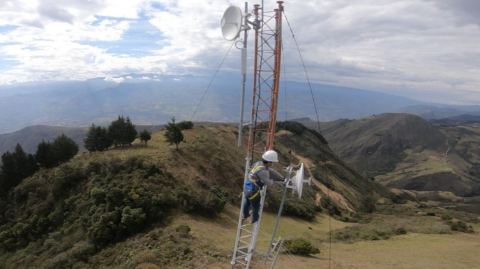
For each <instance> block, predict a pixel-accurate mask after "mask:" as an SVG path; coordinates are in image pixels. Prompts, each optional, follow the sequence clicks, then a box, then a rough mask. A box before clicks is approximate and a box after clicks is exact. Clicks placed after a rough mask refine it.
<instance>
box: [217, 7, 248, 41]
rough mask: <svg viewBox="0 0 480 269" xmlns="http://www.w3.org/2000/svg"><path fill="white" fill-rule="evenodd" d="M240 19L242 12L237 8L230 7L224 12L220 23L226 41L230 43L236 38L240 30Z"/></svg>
mask: <svg viewBox="0 0 480 269" xmlns="http://www.w3.org/2000/svg"><path fill="white" fill-rule="evenodd" d="M242 17H243V16H242V10H241V9H240V8H239V7H237V6H230V7H228V8H227V10H225V13H223V18H222V20H221V22H220V23H221V26H222V35H223V37H224V38H225V39H226V40H229V41H232V40H234V39H235V38H237V37H238V34H239V33H240V30H241V28H242Z"/></svg>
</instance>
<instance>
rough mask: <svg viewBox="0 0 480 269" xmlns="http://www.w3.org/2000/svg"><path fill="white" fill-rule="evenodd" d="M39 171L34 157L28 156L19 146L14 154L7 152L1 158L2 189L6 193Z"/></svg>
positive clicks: (0, 182)
mask: <svg viewBox="0 0 480 269" xmlns="http://www.w3.org/2000/svg"><path fill="white" fill-rule="evenodd" d="M37 170H38V166H37V163H36V162H35V158H34V157H33V155H32V154H28V155H27V154H26V153H25V151H24V150H23V148H22V146H21V145H20V144H17V145H16V146H15V151H14V152H12V153H10V152H9V151H7V152H5V153H4V154H3V155H2V157H1V163H0V188H1V189H2V190H3V191H5V192H6V191H8V190H9V189H11V188H13V187H15V186H17V185H18V184H20V182H22V180H23V179H25V178H27V177H29V176H31V175H33V174H34V173H35V172H36V171H37Z"/></svg>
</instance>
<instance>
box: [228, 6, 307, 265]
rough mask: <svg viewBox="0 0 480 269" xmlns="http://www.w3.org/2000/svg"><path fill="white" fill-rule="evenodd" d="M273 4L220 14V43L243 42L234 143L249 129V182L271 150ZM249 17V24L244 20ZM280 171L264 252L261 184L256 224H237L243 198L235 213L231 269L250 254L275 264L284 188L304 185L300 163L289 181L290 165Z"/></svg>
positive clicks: (275, 81)
mask: <svg viewBox="0 0 480 269" xmlns="http://www.w3.org/2000/svg"><path fill="white" fill-rule="evenodd" d="M262 2H263V1H262ZM277 4H278V8H276V9H274V10H273V11H265V10H264V8H263V3H262V6H260V5H258V4H257V5H254V9H253V14H250V13H248V3H245V15H243V14H242V11H241V9H240V8H239V7H236V6H230V7H229V8H227V10H226V11H225V13H224V16H223V18H222V20H221V26H222V34H223V36H224V38H225V39H227V40H230V41H232V40H236V39H238V38H239V35H240V32H241V31H243V32H244V37H243V40H242V42H243V48H242V74H243V83H242V85H243V88H242V91H243V93H242V101H241V109H240V111H241V112H240V124H239V142H238V144H239V146H240V145H241V138H242V129H243V127H244V126H245V125H248V126H249V134H248V151H247V157H246V159H245V160H246V163H245V173H244V181H246V180H247V178H248V174H249V172H250V169H251V165H252V160H254V159H255V158H259V156H261V155H262V154H263V153H264V152H265V151H266V150H271V149H273V142H274V135H275V123H276V118H277V104H278V92H279V82H280V64H281V55H282V54H281V49H282V12H283V8H284V7H283V1H278V2H277ZM252 15H253V20H252V21H249V18H250V17H251V16H252ZM250 25H251V26H252V28H253V30H254V32H255V40H254V44H255V57H254V72H253V94H252V108H251V114H250V116H251V117H250V121H249V122H246V123H244V122H243V107H244V95H245V82H246V59H247V36H248V35H247V31H248V30H251V29H252V28H250ZM285 171H286V174H287V176H286V179H285V182H284V186H285V188H284V192H283V199H282V202H281V205H280V209H279V212H278V217H277V223H276V225H275V229H274V232H273V234H272V241H271V243H270V245H269V248H268V251H267V252H261V251H259V250H257V249H256V248H255V246H256V240H257V235H258V231H259V227H260V223H261V219H262V212H263V205H264V201H265V195H266V190H267V187H266V186H264V187H263V189H262V191H261V202H260V210H259V220H258V221H257V222H255V223H254V224H251V223H249V222H247V221H243V220H242V212H243V204H244V201H245V199H246V197H245V194H243V195H242V207H241V209H240V213H239V218H238V228H237V235H236V240H235V248H234V252H233V255H232V261H231V265H232V269H233V268H250V263H251V261H252V258H253V256H254V255H260V256H263V257H264V258H265V262H264V264H266V263H267V262H268V261H271V267H270V268H273V266H274V265H275V261H276V257H277V255H278V253H279V252H280V250H281V247H282V242H283V241H282V240H281V239H278V240H276V241H275V242H274V237H275V233H276V230H277V227H278V223H279V219H280V216H281V211H282V207H283V203H284V200H285V196H286V191H287V189H293V190H294V191H296V192H298V194H299V196H301V190H302V187H301V185H303V183H304V182H306V181H304V180H303V175H304V172H303V164H302V165H301V169H300V170H298V171H296V175H295V177H293V178H291V174H292V172H293V169H292V168H291V167H287V168H286V170H285Z"/></svg>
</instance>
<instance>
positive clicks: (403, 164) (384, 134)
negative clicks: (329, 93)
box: [322, 113, 480, 196]
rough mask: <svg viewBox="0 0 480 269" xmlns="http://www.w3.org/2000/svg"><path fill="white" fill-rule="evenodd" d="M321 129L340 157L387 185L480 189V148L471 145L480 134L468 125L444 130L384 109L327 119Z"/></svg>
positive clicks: (466, 192)
mask: <svg viewBox="0 0 480 269" xmlns="http://www.w3.org/2000/svg"><path fill="white" fill-rule="evenodd" d="M322 131H323V134H324V136H325V138H326V139H327V141H328V142H329V145H330V147H331V148H332V150H333V151H334V152H335V153H336V154H338V156H339V158H340V159H342V160H344V161H345V162H346V163H348V164H350V165H352V166H353V167H354V168H356V169H357V170H358V171H360V172H361V173H363V174H364V175H367V176H370V177H374V178H375V179H376V180H377V181H379V182H380V183H382V184H384V185H386V186H388V187H394V188H400V189H409V190H418V191H451V192H453V193H454V194H456V195H458V196H469V195H478V194H480V180H479V179H478V174H479V170H480V169H479V168H478V167H479V166H478V164H475V163H477V162H478V159H476V157H475V156H478V155H477V154H478V147H474V148H472V150H468V148H470V147H471V146H468V145H470V144H468V143H469V142H473V143H478V142H480V135H479V134H478V133H476V132H472V131H470V130H469V129H468V128H465V127H462V126H459V127H458V129H452V130H445V131H444V130H443V129H440V127H438V126H436V125H434V124H432V123H430V122H428V121H426V120H425V119H422V118H421V117H418V116H415V115H411V114H391V113H386V114H380V115H375V116H371V117H367V118H363V119H360V120H338V121H334V122H329V123H326V124H324V125H322ZM463 137H464V138H463ZM475 141H476V142H475ZM466 147H467V148H466ZM468 156H472V157H468Z"/></svg>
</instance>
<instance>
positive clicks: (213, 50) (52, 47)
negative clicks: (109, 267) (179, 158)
mask: <svg viewBox="0 0 480 269" xmlns="http://www.w3.org/2000/svg"><path fill="white" fill-rule="evenodd" d="M266 2H268V1H266ZM231 4H236V5H239V6H240V8H241V9H242V10H243V9H244V5H243V3H236V2H231V1H227V0H208V1H192V0H176V1H174V0H158V1H154V0H132V1H118V0H91V1H86V0H69V1H58V0H3V1H1V2H0V59H8V60H11V61H13V62H15V63H18V64H17V65H14V66H13V67H11V68H8V69H4V70H2V73H1V75H0V84H6V83H10V82H11V81H14V80H16V81H19V82H23V81H32V80H66V79H88V78H92V77H101V76H104V77H111V78H118V77H119V76H120V75H124V74H128V73H150V74H162V73H164V74H165V73H166V74H186V73H193V74H197V75H207V76H211V75H212V74H213V73H214V71H215V70H216V68H217V67H218V65H219V64H220V62H221V61H222V59H223V57H224V55H225V53H226V52H227V51H228V49H229V48H230V46H231V44H232V43H231V42H228V41H225V40H224V39H223V38H222V37H221V33H220V25H219V24H220V18H221V16H222V14H223V12H224V10H225V9H226V8H227V7H228V6H229V5H231ZM265 4H266V7H265V10H266V11H271V10H273V9H274V8H276V3H274V2H272V3H270V2H268V3H265ZM284 6H285V15H286V16H287V17H286V18H284V23H283V29H284V31H283V34H284V38H283V39H284V53H283V55H284V58H283V65H284V66H285V73H282V76H283V77H286V78H287V79H294V80H305V74H304V71H303V70H304V69H303V63H305V65H306V67H307V71H308V73H309V74H308V75H309V78H310V79H311V80H312V81H313V82H326V81H327V82H329V83H332V84H335V85H341V86H353V87H358V88H365V89H372V90H377V91H382V92H387V93H392V94H398V95H404V96H409V97H412V98H419V99H422V100H425V101H430V100H433V99H435V98H436V99H438V100H437V101H441V100H443V102H457V103H465V102H472V103H478V102H480V96H479V92H480V89H479V87H478V85H480V76H479V72H478V63H477V61H478V59H479V58H480V50H479V49H478V44H480V27H479V25H480V19H478V18H480V14H479V13H480V5H478V1H477V0H458V1H449V0H435V1H434V0H393V1H392V0H322V1H314V0H306V1H297V2H295V3H294V4H292V3H289V2H285V4H284ZM252 8H253V4H250V9H252ZM287 19H288V23H287ZM140 20H145V21H148V22H149V23H150V24H152V25H153V26H155V27H156V28H157V29H158V30H159V32H158V33H152V35H151V36H150V38H152V39H151V40H144V39H139V38H145V37H144V36H142V37H139V36H138V35H131V31H132V29H133V28H132V26H134V25H138V24H137V23H138V21H140ZM12 25H13V26H16V27H11V28H8V27H10V26H12ZM2 26H3V27H7V28H3V29H6V30H2ZM289 26H292V28H293V34H294V35H295V39H296V43H297V44H298V45H299V49H300V51H301V53H302V58H303V61H304V62H302V61H301V60H300V57H299V53H298V51H297V48H296V46H295V42H294V40H293V39H292V33H291V32H290V28H289ZM129 31H130V32H129ZM135 38H137V39H135ZM139 42H143V43H142V44H149V45H148V48H147V49H145V48H142V50H141V52H142V53H138V52H139V47H138V46H140V45H138V43H139ZM148 42H150V43H148ZM248 46H249V60H248V63H249V65H250V66H251V65H252V62H253V60H252V55H253V32H252V31H251V32H250V34H249V45H248ZM239 54H240V53H239V51H238V50H237V49H235V48H233V49H232V51H231V52H230V54H229V56H228V57H227V58H226V61H225V63H224V65H223V66H222V68H223V70H235V71H236V70H237V69H239V67H240V64H239ZM0 67H1V66H0ZM127 79H129V78H128V77H127ZM440 99H441V100H440Z"/></svg>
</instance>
